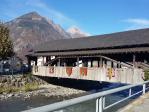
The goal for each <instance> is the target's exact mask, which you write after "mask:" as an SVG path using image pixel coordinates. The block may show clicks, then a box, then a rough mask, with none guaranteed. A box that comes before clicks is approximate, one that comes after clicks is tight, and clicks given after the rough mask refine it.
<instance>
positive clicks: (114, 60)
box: [27, 29, 149, 83]
mask: <svg viewBox="0 0 149 112" xmlns="http://www.w3.org/2000/svg"><path fill="white" fill-rule="evenodd" d="M27 58H28V62H29V64H33V65H34V67H33V68H34V69H33V73H34V74H35V75H43V76H48V77H61V78H74V79H85V80H99V81H110V82H122V83H139V82H142V81H143V78H144V75H143V74H144V72H143V69H148V67H149V65H148V62H149V29H139V30H133V31H125V32H118V33H112V34H105V35H97V36H90V37H84V38H74V39H63V40H54V41H50V42H46V43H43V44H41V45H38V46H36V47H35V49H34V52H32V53H30V54H29V55H27Z"/></svg>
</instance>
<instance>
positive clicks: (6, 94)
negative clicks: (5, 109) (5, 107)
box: [0, 75, 85, 100]
mask: <svg viewBox="0 0 149 112" xmlns="http://www.w3.org/2000/svg"><path fill="white" fill-rule="evenodd" d="M28 85H29V86H28ZM32 85H34V86H32ZM30 86H31V87H32V88H30ZM9 88H11V89H9ZM12 88H15V89H12ZM4 89H5V90H4ZM84 93H85V91H82V90H77V89H72V88H66V87H62V86H56V85H52V84H48V83H46V82H45V81H43V80H41V79H39V78H37V77H35V76H23V75H16V76H0V100H7V99H8V98H12V97H15V98H23V99H26V98H30V97H32V96H38V95H42V96H46V97H60V98H65V97H71V96H73V95H75V96H77V95H81V94H84Z"/></svg>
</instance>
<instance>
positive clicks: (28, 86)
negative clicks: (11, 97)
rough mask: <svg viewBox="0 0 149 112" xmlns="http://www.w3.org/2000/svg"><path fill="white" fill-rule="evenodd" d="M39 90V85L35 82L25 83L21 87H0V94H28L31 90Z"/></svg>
mask: <svg viewBox="0 0 149 112" xmlns="http://www.w3.org/2000/svg"><path fill="white" fill-rule="evenodd" d="M38 88H39V85H38V84H37V83H36V82H33V83H27V84H25V85H24V86H22V87H7V88H6V87H0V94H2V93H13V92H20V91H24V92H28V91H32V90H36V89H38Z"/></svg>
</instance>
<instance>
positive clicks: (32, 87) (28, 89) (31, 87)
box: [23, 82, 38, 92]
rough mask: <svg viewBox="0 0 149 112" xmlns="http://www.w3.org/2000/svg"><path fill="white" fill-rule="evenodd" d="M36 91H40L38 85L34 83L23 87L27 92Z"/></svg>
mask: <svg viewBox="0 0 149 112" xmlns="http://www.w3.org/2000/svg"><path fill="white" fill-rule="evenodd" d="M35 89H38V84H37V83H35V82H33V83H27V84H25V86H24V87H23V90H24V91H25V92H27V91H32V90H35Z"/></svg>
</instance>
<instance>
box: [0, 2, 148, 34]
mask: <svg viewBox="0 0 149 112" xmlns="http://www.w3.org/2000/svg"><path fill="white" fill-rule="evenodd" d="M32 11H36V12H37V13H39V14H40V15H41V16H44V17H46V18H48V19H50V20H52V21H54V23H56V24H59V25H60V26H62V27H63V28H64V29H65V30H67V29H68V28H70V27H77V28H79V29H80V30H81V31H83V32H86V33H88V34H89V35H99V34H107V33H113V32H120V31H126V30H134V29H140V28H149V14H148V12H149V0H2V1H1V2H0V20H3V21H5V22H6V21H10V20H12V19H14V18H16V17H19V16H21V15H23V14H26V13H29V12H32Z"/></svg>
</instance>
